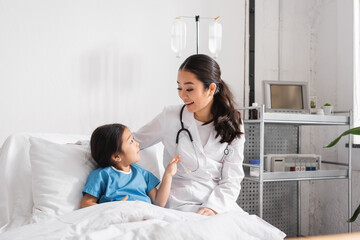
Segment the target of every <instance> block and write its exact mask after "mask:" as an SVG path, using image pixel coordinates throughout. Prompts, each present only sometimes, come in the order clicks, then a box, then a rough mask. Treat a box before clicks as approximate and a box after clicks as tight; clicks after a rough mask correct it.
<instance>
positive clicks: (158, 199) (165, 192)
mask: <svg viewBox="0 0 360 240" xmlns="http://www.w3.org/2000/svg"><path fill="white" fill-rule="evenodd" d="M179 158H180V156H176V157H174V158H173V159H172V160H171V161H170V163H169V164H168V166H167V167H166V169H165V173H164V176H163V178H162V181H161V184H160V187H159V190H157V189H156V188H153V189H152V190H151V191H150V192H149V193H148V195H149V197H150V199H151V201H152V202H153V203H154V204H156V205H158V206H160V207H164V206H165V204H166V202H167V200H168V198H169V194H170V188H171V183H172V177H173V176H174V175H175V173H176V171H177V165H176V164H177V163H179V162H180V160H179Z"/></svg>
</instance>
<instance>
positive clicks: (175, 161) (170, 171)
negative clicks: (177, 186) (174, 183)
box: [164, 155, 180, 176]
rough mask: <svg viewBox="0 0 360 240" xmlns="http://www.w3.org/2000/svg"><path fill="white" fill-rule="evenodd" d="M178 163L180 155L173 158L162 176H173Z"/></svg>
mask: <svg viewBox="0 0 360 240" xmlns="http://www.w3.org/2000/svg"><path fill="white" fill-rule="evenodd" d="M179 162H180V155H177V156H175V157H174V158H173V159H172V160H171V161H170V163H169V164H168V165H167V167H166V169H165V173H164V174H169V175H170V176H174V175H175V173H176V172H177V165H176V164H178V163H179Z"/></svg>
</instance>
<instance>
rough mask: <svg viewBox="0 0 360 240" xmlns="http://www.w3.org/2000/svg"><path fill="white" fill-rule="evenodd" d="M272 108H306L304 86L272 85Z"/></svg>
mask: <svg viewBox="0 0 360 240" xmlns="http://www.w3.org/2000/svg"><path fill="white" fill-rule="evenodd" d="M270 94H271V108H279V109H304V104H303V97H302V96H303V93H302V86H300V85H296V86H291V85H270Z"/></svg>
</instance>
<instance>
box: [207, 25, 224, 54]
mask: <svg viewBox="0 0 360 240" xmlns="http://www.w3.org/2000/svg"><path fill="white" fill-rule="evenodd" d="M221 39H222V25H221V23H219V22H218V21H217V20H215V21H213V22H212V23H210V25H209V51H210V53H211V54H212V56H213V57H214V58H217V57H218V55H219V52H220V51H221Z"/></svg>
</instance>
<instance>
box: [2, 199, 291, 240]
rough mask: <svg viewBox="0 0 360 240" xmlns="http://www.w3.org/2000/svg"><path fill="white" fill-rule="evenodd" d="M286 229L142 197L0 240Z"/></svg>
mask: <svg viewBox="0 0 360 240" xmlns="http://www.w3.org/2000/svg"><path fill="white" fill-rule="evenodd" d="M284 237H285V234H284V233H282V232H281V231H280V230H278V229H277V228H275V227H273V226H271V225H270V224H268V223H266V222H265V221H263V220H262V219H260V218H259V217H257V216H255V215H248V214H247V213H245V212H243V211H236V212H232V213H224V214H219V215H216V216H212V217H206V216H202V215H198V214H195V213H190V212H180V211H177V210H171V209H165V208H160V207H157V206H154V205H151V204H148V203H145V202H140V201H135V202H109V203H103V204H99V205H95V206H91V207H88V208H84V209H80V210H76V211H74V212H71V213H68V214H65V215H62V216H59V217H56V218H53V219H52V220H49V221H43V222H39V223H36V224H30V225H26V226H23V227H20V228H17V229H13V230H10V231H7V232H5V233H3V234H0V239H4V240H7V239H25V238H26V239H29V240H31V239H37V240H39V239H47V240H51V239H104V240H106V239H125V240H126V239H144V240H146V239H160V240H162V239H164V240H165V239H166V240H168V239H237V240H241V239H244V240H255V239H259V240H260V239H261V240H264V239H266V240H278V239H283V238H284Z"/></svg>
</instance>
